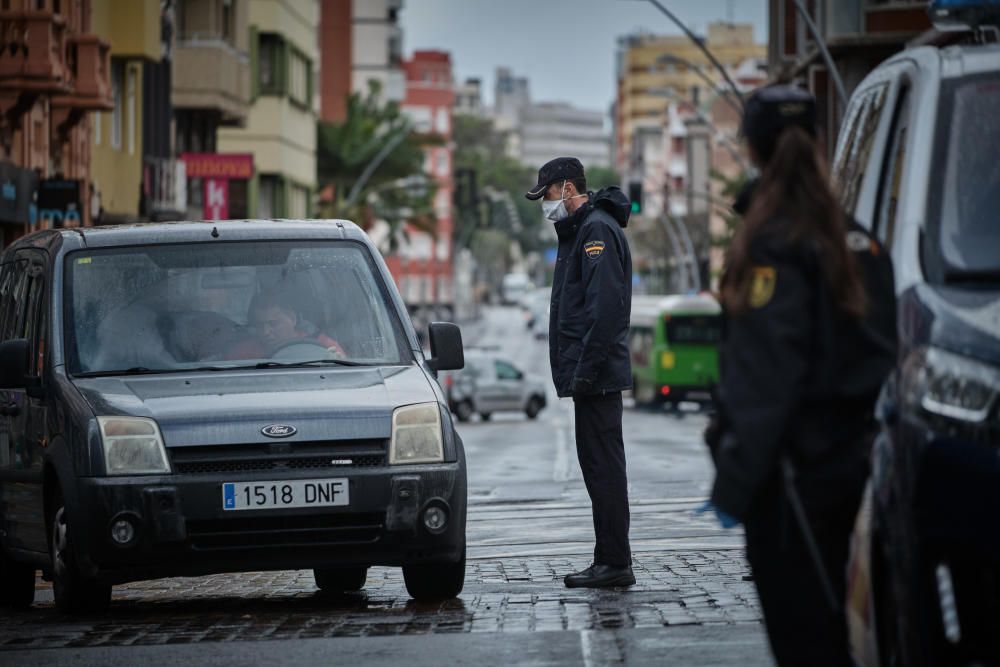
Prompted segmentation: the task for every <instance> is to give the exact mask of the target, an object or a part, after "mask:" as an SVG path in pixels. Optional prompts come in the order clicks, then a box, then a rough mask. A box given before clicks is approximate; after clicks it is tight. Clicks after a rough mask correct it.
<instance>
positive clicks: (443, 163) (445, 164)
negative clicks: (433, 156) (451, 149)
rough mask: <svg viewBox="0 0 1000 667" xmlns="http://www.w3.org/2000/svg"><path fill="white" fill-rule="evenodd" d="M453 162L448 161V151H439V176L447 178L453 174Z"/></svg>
mask: <svg viewBox="0 0 1000 667" xmlns="http://www.w3.org/2000/svg"><path fill="white" fill-rule="evenodd" d="M450 162H451V160H449V159H448V151H447V150H439V151H438V153H437V175H438V176H441V177H442V178H445V177H447V176H448V174H449V173H451V164H450Z"/></svg>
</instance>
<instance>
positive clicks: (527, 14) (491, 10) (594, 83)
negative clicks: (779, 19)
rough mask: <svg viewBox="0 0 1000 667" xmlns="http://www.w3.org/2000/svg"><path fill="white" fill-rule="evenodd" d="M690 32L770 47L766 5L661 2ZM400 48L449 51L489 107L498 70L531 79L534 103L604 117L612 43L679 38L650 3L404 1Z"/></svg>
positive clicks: (758, 1) (753, 1) (733, 0)
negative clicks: (716, 28) (741, 28)
mask: <svg viewBox="0 0 1000 667" xmlns="http://www.w3.org/2000/svg"><path fill="white" fill-rule="evenodd" d="M661 2H662V3H663V5H664V6H666V7H667V8H668V9H670V11H672V12H673V13H674V14H676V15H677V17H678V18H679V19H680V20H681V21H683V22H684V23H685V24H687V26H688V27H689V28H691V29H692V30H693V31H694V32H696V33H698V34H704V33H705V32H706V27H707V25H708V23H709V22H711V21H715V20H726V19H727V18H728V16H729V11H730V8H731V11H732V18H733V20H734V21H736V22H738V23H753V24H754V39H755V40H756V41H757V42H759V43H766V41H767V0H661ZM400 23H401V25H402V28H403V48H404V50H405V52H406V54H407V55H410V54H412V53H413V51H415V50H419V49H440V50H444V51H450V52H451V59H452V67H453V68H454V70H455V80H456V81H464V80H465V79H466V78H469V77H478V78H479V79H481V80H482V82H483V93H484V102H485V103H487V104H492V101H493V83H494V79H495V75H494V72H495V70H496V68H497V67H499V66H508V67H510V68H511V69H512V70H513V71H514V74H515V75H516V76H527V77H528V79H529V88H530V91H531V99H532V101H536V102H550V101H552V102H555V101H559V102H569V103H571V104H573V105H575V106H578V107H581V108H584V109H592V110H595V111H607V110H608V108H609V106H610V104H611V102H612V101H613V99H614V86H615V44H616V41H617V38H618V37H619V36H620V35H627V34H630V33H634V32H638V31H640V30H643V31H647V32H651V33H655V34H671V35H672V34H680V30H679V29H678V28H676V27H675V26H674V24H673V23H671V22H670V20H669V19H667V17H666V16H664V15H663V14H661V13H660V12H659V11H658V10H657V9H656V8H655V7H653V6H652V5H651V4H649V3H648V2H646V0H404V4H403V9H402V11H401V12H400Z"/></svg>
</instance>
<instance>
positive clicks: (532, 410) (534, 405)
mask: <svg viewBox="0 0 1000 667" xmlns="http://www.w3.org/2000/svg"><path fill="white" fill-rule="evenodd" d="M541 411H542V402H541V401H540V400H539V399H538V397H537V396H532V397H531V400H530V401H528V407H526V408H525V409H524V414H526V415H528V419H535V418H537V417H538V413H539V412H541Z"/></svg>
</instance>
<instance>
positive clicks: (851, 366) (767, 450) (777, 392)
mask: <svg viewBox="0 0 1000 667" xmlns="http://www.w3.org/2000/svg"><path fill="white" fill-rule="evenodd" d="M789 224H790V223H788V222H786V221H783V220H773V221H771V223H769V224H768V225H766V226H765V229H764V230H762V233H761V234H760V235H759V236H758V238H757V239H756V240H755V242H754V243H752V244H751V248H750V255H751V259H752V261H753V264H754V265H755V273H754V281H753V289H752V290H751V295H752V298H751V304H750V306H749V307H748V308H747V309H746V310H745V311H743V312H740V313H738V314H732V313H726V315H725V335H724V339H723V343H722V346H721V355H720V365H721V374H720V375H721V377H720V383H719V386H718V388H717V399H718V402H719V408H720V416H719V420H720V424H719V428H718V430H719V432H720V433H722V434H723V435H722V436H721V437H719V438H718V439H717V442H716V443H715V445H716V446H715V449H714V451H713V454H714V458H715V462H716V469H717V474H716V480H715V485H714V488H713V491H712V502H713V503H715V505H716V506H717V507H719V508H720V509H722V510H723V511H725V512H728V513H729V514H731V515H733V516H735V517H737V518H740V519H743V518H745V517H746V516H747V514H748V513H749V512H750V511H752V504H753V501H754V499H755V496H756V495H757V494H758V492H759V491H760V490H761V489H762V487H763V486H764V485H765V484H767V483H768V481H769V480H772V479H774V475H776V474H777V470H778V464H779V460H780V459H781V458H782V457H784V456H787V457H788V458H789V459H790V460H791V461H792V462H793V463H794V464H795V467H796V468H797V469H798V471H799V473H800V474H799V477H800V478H803V479H806V480H809V482H811V483H812V486H813V488H814V489H824V491H822V492H819V491H817V493H827V492H831V493H836V488H837V484H836V482H831V480H835V479H836V478H837V476H838V475H844V474H845V473H846V474H847V475H851V476H856V475H858V474H860V475H864V474H866V473H867V454H868V448H869V446H870V437H869V436H870V433H871V426H872V415H873V412H874V406H875V401H876V400H877V398H878V392H879V390H880V388H881V385H882V383H883V381H884V380H885V378H886V377H887V376H888V374H889V372H890V370H891V369H892V368H893V366H894V364H895V362H896V305H895V288H894V283H893V274H892V263H891V260H890V259H889V256H888V253H887V252H886V251H885V250H884V249H883V248H882V247H881V245H879V244H878V242H877V241H875V239H873V238H872V237H871V236H870V235H869V234H868V232H867V231H866V230H864V228H862V227H861V226H859V225H857V224H856V223H853V222H851V223H850V225H849V231H848V233H847V244H848V247H849V248H850V249H851V250H852V251H853V252H854V255H855V257H856V259H857V261H858V263H859V265H860V268H861V269H862V271H863V277H864V281H865V286H866V289H867V293H868V300H869V302H868V310H867V315H866V317H865V318H864V319H863V320H857V319H854V318H851V317H850V316H847V315H845V314H843V313H841V312H840V311H839V309H838V308H837V307H836V305H835V302H834V300H833V296H832V294H831V292H830V289H829V287H828V285H827V283H826V280H825V279H824V278H823V276H822V262H823V257H822V256H821V255H820V252H819V250H818V249H816V248H812V247H809V246H808V245H806V243H805V242H804V241H802V242H793V241H790V240H789V239H790V238H791V235H790V233H789ZM809 485H810V484H809V483H806V484H804V485H803V486H807V487H808V486H809ZM803 491H805V492H806V493H808V489H803Z"/></svg>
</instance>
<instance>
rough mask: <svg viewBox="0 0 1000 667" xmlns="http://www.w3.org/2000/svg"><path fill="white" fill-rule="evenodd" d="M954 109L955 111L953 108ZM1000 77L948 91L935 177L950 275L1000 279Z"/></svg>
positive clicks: (942, 245) (941, 115)
mask: <svg viewBox="0 0 1000 667" xmlns="http://www.w3.org/2000/svg"><path fill="white" fill-rule="evenodd" d="M949 107H950V111H951V112H950V113H948V108H949ZM997 108H1000V75H998V74H996V73H995V72H994V73H991V74H990V75H987V76H979V77H975V78H972V77H970V78H966V79H962V80H959V81H957V82H954V83H952V84H950V85H949V86H948V87H945V88H943V90H942V109H941V111H940V112H939V113H938V117H939V119H940V120H939V123H940V125H939V129H938V134H939V137H938V141H937V146H936V152H937V156H936V157H937V158H938V159H935V160H934V161H933V162H932V164H934V165H942V164H943V169H942V170H941V171H939V172H937V175H936V177H935V178H933V179H932V182H933V186H932V187H933V188H935V189H936V190H937V193H936V199H937V200H938V201H940V202H941V204H940V216H939V217H938V219H939V220H940V248H941V250H940V252H941V255H942V258H943V259H944V266H945V269H946V272H947V274H949V277H950V276H952V275H958V276H970V275H975V276H988V277H990V278H995V279H1000V224H998V223H997V211H1000V160H998V159H997V146H1000V114H998V113H997Z"/></svg>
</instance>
